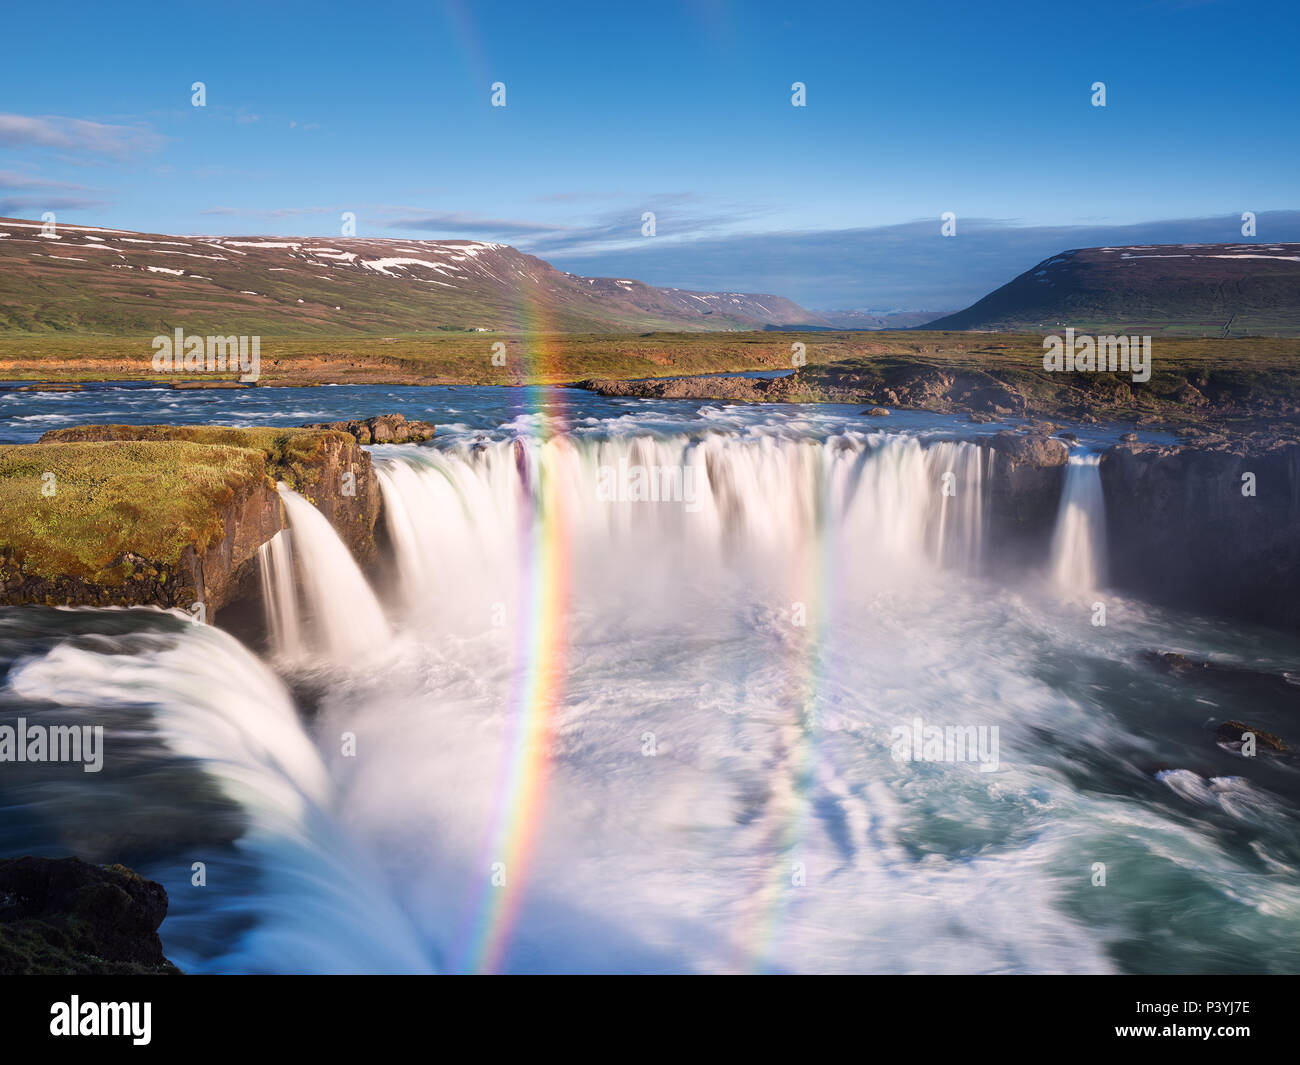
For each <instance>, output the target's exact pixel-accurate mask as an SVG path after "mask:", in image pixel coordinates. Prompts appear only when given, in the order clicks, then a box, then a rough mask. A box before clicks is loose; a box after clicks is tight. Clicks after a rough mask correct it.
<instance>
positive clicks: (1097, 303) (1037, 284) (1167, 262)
mask: <svg viewBox="0 0 1300 1065" xmlns="http://www.w3.org/2000/svg"><path fill="white" fill-rule="evenodd" d="M1065 326H1074V327H1075V328H1078V329H1091V330H1093V331H1097V332H1105V333H1120V332H1123V333H1134V332H1138V333H1149V334H1153V333H1168V334H1177V335H1188V336H1200V335H1204V336H1247V335H1255V334H1258V335H1264V336H1300V244H1151V245H1134V246H1128V247H1107V248H1077V249H1074V250H1072V251H1065V252H1061V253H1060V254H1059V255H1054V256H1052V257H1051V258H1048V259H1044V260H1043V261H1042V262H1040V263H1038V264H1036V265H1035V266H1033V267H1031V268H1030V269H1029V270H1026V271H1025V272H1024V273H1023V274H1021V275H1020V276H1019V277H1016V278H1014V279H1013V280H1011V281H1009V282H1008V283H1007V284H1005V285H1003V286H1002V287H1001V288H999V289H997V290H995V291H993V292H990V293H989V294H988V295H987V296H985V297H984V298H983V299H981V300H979V301H978V302H977V303H974V304H972V305H971V306H970V307H967V308H966V309H965V310H964V311H958V312H957V313H956V314H951V315H948V316H947V317H945V318H939V319H936V320H935V321H932V322H929V323H928V324H926V325H925V326H923V327H922V328H925V329H987V330H993V331H997V332H1043V331H1052V330H1055V329H1060V328H1063V327H1065Z"/></svg>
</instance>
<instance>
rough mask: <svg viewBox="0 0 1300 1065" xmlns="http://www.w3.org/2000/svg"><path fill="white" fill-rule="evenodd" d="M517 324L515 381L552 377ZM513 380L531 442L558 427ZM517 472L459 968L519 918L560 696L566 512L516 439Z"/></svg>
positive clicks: (543, 317)
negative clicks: (503, 626)
mask: <svg viewBox="0 0 1300 1065" xmlns="http://www.w3.org/2000/svg"><path fill="white" fill-rule="evenodd" d="M521 317H522V320H523V321H524V322H525V324H526V326H527V328H526V330H525V333H524V335H523V337H521V338H519V340H518V341H517V343H522V345H523V346H524V349H525V351H524V360H525V365H524V367H523V373H522V374H521V375H520V379H521V380H523V381H524V382H530V381H531V382H537V381H546V380H549V379H553V378H557V377H560V376H561V374H560V373H558V372H557V371H558V370H559V367H560V365H561V362H560V360H561V358H562V353H561V352H560V351H559V349H558V348H557V347H556V344H555V340H554V339H553V338H554V336H555V334H554V333H553V331H552V330H550V329H549V328H548V326H549V325H550V321H549V316H548V315H547V314H546V312H545V309H544V308H543V307H541V306H540V305H536V304H534V305H532V306H529V307H526V308H524V313H523V315H522V316H521ZM519 387H520V395H521V398H522V404H521V405H522V407H523V410H522V411H521V413H533V414H544V415H547V417H546V418H543V419H539V428H538V430H537V433H538V438H539V441H538V442H539V443H540V445H541V447H543V448H544V447H545V446H546V443H547V441H549V440H550V439H552V438H553V437H555V436H557V435H560V434H562V433H563V432H564V426H565V420H564V412H565V406H566V404H565V401H564V399H563V396H562V394H561V393H560V392H559V391H558V390H557V389H556V388H554V387H553V386H551V385H547V384H530V383H525V384H523V385H521V386H519ZM516 461H517V462H519V463H520V464H521V471H520V472H521V477H522V476H524V475H525V473H527V475H528V478H529V481H530V484H531V485H532V493H531V496H530V500H531V506H530V508H529V510H528V512H527V513H526V514H525V518H524V522H523V528H521V530H520V533H521V536H520V573H521V574H522V578H521V584H522V587H521V589H520V592H521V595H520V602H521V614H520V620H521V624H519V625H518V626H517V628H516V633H517V642H516V645H515V662H516V669H515V676H514V680H513V684H512V689H511V695H510V705H509V722H510V725H509V735H508V737H507V744H506V757H505V759H504V762H503V765H502V769H501V780H500V783H499V786H498V790H497V796H498V799H497V806H496V811H495V815H494V817H493V824H492V828H491V830H490V832H489V837H488V838H489V847H488V864H487V869H486V870H485V873H486V874H487V875H488V876H489V882H488V883H489V886H488V887H487V888H486V889H485V892H484V895H483V898H482V899H481V900H480V902H479V905H478V916H477V918H476V920H475V921H474V922H473V924H472V932H471V934H470V936H469V946H468V949H467V950H466V951H465V952H464V954H463V957H464V962H463V964H462V965H461V966H460V971H462V972H474V973H495V972H500V971H501V970H502V968H503V966H504V965H505V962H506V956H507V952H508V949H509V945H510V941H511V937H512V934H513V932H514V930H515V927H516V926H517V924H518V921H519V914H520V909H521V906H522V903H523V899H524V896H525V890H526V886H527V880H528V875H529V871H530V868H531V865H532V861H533V857H534V854H535V852H536V849H537V841H538V836H539V834H540V829H541V824H542V818H543V814H544V810H545V798H546V784H547V778H548V776H549V772H550V760H551V748H552V735H553V730H554V726H555V718H556V715H557V713H558V708H559V706H560V704H561V702H562V700H563V695H564V674H565V663H566V659H567V655H566V651H567V638H568V630H567V613H568V609H567V608H568V600H569V559H570V554H571V552H570V545H569V535H568V532H569V530H568V517H567V515H566V513H565V510H564V501H563V499H562V497H561V493H559V492H558V491H556V486H555V485H554V483H552V482H551V481H550V480H549V479H548V478H547V477H546V476H545V475H544V473H543V472H542V469H541V463H538V464H537V467H536V468H535V469H529V467H528V465H527V464H528V463H529V457H528V455H527V453H526V451H525V449H524V448H523V445H522V441H520V442H517V443H516Z"/></svg>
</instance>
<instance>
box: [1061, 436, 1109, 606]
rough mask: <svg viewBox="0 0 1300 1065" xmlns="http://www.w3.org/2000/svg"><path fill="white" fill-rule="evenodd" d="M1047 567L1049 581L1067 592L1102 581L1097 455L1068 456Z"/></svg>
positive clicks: (1102, 518)
mask: <svg viewBox="0 0 1300 1065" xmlns="http://www.w3.org/2000/svg"><path fill="white" fill-rule="evenodd" d="M1049 568H1050V571H1051V575H1052V583H1053V584H1054V585H1055V586H1056V587H1057V588H1058V589H1060V590H1061V591H1062V592H1065V593H1067V594H1071V595H1082V594H1085V593H1087V592H1093V591H1096V590H1097V589H1098V588H1100V587H1101V586H1102V585H1104V584H1105V583H1106V500H1105V497H1104V496H1103V495H1102V489H1101V456H1100V455H1097V454H1083V455H1078V454H1076V455H1071V456H1070V460H1069V464H1068V465H1067V466H1066V468H1065V485H1064V487H1063V488H1062V490H1061V504H1060V509H1059V510H1058V512H1057V517H1056V530H1055V532H1054V533H1053V535H1052V554H1051V563H1050V567H1049Z"/></svg>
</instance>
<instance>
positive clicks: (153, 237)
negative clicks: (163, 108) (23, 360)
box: [0, 218, 825, 335]
mask: <svg viewBox="0 0 1300 1065" xmlns="http://www.w3.org/2000/svg"><path fill="white" fill-rule="evenodd" d="M805 323H808V324H816V325H822V326H825V323H824V322H822V320H821V319H820V317H819V316H818V315H817V314H816V313H814V312H813V311H809V310H806V309H804V308H803V307H800V306H799V305H798V304H796V303H794V302H793V301H791V300H788V299H785V298H783V297H781V296H769V295H755V294H751V293H742V292H690V291H687V290H684V289H676V288H656V287H654V286H652V285H646V284H643V283H642V282H640V281H634V280H632V279H630V278H597V277H580V276H578V275H576V274H569V273H565V272H563V271H561V270H557V269H555V268H554V267H553V266H551V265H550V264H549V263H547V262H545V261H543V260H541V259H538V258H536V257H534V256H532V255H526V254H524V253H523V252H521V251H519V250H517V249H516V248H512V247H510V246H509V245H506V244H493V243H487V242H484V241H473V240H400V239H385V238H360V237H338V238H333V237H331V238H318V237H295V238H287V237H286V238H274V237H214V236H169V235H165V234H154V233H135V232H131V231H129V230H119V229H105V228H100V227H94V226H74V225H64V224H60V225H58V226H57V227H56V228H55V229H54V232H53V233H52V234H49V233H47V232H45V231H44V229H43V227H42V224H41V223H40V222H33V221H28V220H24V219H10V218H4V219H0V331H12V332H23V333H29V332H30V333H42V332H58V333H107V334H114V335H130V334H142V333H145V334H147V333H153V332H165V331H167V330H169V329H171V328H173V327H177V326H181V327H184V328H187V329H192V330H195V331H203V330H217V331H220V332H223V333H235V332H238V333H251V332H264V333H267V334H270V335H285V334H299V335H310V334H319V335H350V334H370V335H373V334H376V333H385V332H392V333H418V332H430V331H433V330H438V329H447V330H455V329H469V330H484V331H495V330H501V331H527V330H537V331H546V330H556V331H562V332H640V331H644V330H754V329H764V328H767V327H772V326H776V327H779V326H795V325H799V324H805Z"/></svg>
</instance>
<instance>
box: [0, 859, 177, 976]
mask: <svg viewBox="0 0 1300 1065" xmlns="http://www.w3.org/2000/svg"><path fill="white" fill-rule="evenodd" d="M166 916H167V892H166V890H165V889H164V888H163V886H162V885H161V884H155V883H154V882H153V881H151V880H145V879H144V878H143V877H141V876H138V875H137V874H136V873H133V872H132V871H131V870H130V869H127V868H125V867H124V866H121V865H108V866H98V865H90V864H89V863H87V862H83V861H82V860H81V859H80V858H6V859H0V974H3V975H6V976H12V975H35V974H67V975H80V974H108V975H119V974H154V975H177V974H179V972H180V970H179V969H177V968H176V966H174V965H173V964H172V963H171V962H169V961H168V960H167V959H166V958H165V957H164V956H163V952H162V941H161V940H160V939H159V938H158V926H159V925H161V924H162V921H163V918H164V917H166Z"/></svg>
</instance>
